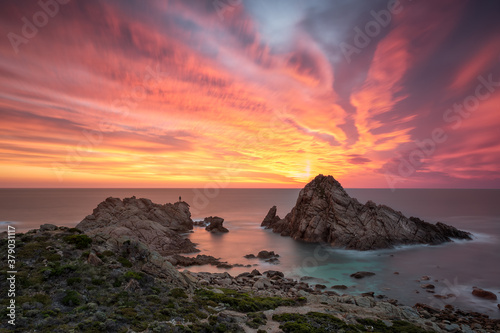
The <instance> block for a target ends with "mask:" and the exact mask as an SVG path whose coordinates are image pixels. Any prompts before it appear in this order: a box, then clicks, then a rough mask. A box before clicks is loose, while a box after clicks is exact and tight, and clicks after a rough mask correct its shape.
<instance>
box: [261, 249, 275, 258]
mask: <svg viewBox="0 0 500 333" xmlns="http://www.w3.org/2000/svg"><path fill="white" fill-rule="evenodd" d="M276 257H279V254H276V253H274V251H266V250H263V251H260V252H259V254H257V258H259V259H271V258H276Z"/></svg>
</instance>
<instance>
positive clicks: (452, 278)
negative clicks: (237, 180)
mask: <svg viewBox="0 0 500 333" xmlns="http://www.w3.org/2000/svg"><path fill="white" fill-rule="evenodd" d="M346 190H347V192H348V193H349V194H350V195H351V196H353V197H356V198H358V200H359V201H360V202H366V201H367V200H373V201H374V202H376V203H377V204H385V205H388V206H390V207H392V208H394V209H396V210H399V211H401V212H402V213H403V214H405V215H406V216H416V217H419V218H422V219H424V220H426V221H428V222H432V223H435V222H438V221H441V222H444V223H447V224H450V225H453V226H455V227H457V228H459V229H462V230H466V231H470V232H472V233H473V234H474V240H473V241H456V242H453V243H447V244H443V245H438V246H425V245H417V246H403V247H399V248H396V249H388V250H378V251H364V252H360V251H349V250H342V249H331V248H328V247H324V246H320V245H317V244H309V243H304V242H298V241H294V240H292V239H290V238H288V237H282V236H280V235H278V234H275V233H273V232H272V231H270V230H265V229H263V228H261V227H260V223H261V222H262V219H263V218H264V216H265V215H266V214H267V212H268V210H269V208H271V206H273V205H276V206H277V207H278V214H279V215H280V216H281V217H284V216H285V215H286V214H287V213H288V212H289V211H290V210H291V208H292V207H293V206H294V204H295V201H296V199H297V195H298V193H299V189H212V190H210V191H208V190H203V189H198V190H197V189H1V190H0V221H1V222H0V231H4V230H3V229H5V230H6V223H9V224H12V225H15V226H16V228H17V231H18V232H23V231H27V230H29V229H33V228H37V227H38V226H39V225H40V224H43V223H53V224H57V225H65V226H75V225H76V224H77V223H78V222H80V221H81V220H82V219H83V218H84V217H85V216H86V215H88V214H91V213H92V210H93V209H94V208H95V207H96V206H97V204H98V203H99V202H101V201H102V200H104V199H105V198H107V197H109V196H113V197H119V198H124V197H130V196H133V195H135V196H136V197H138V198H140V197H144V198H149V199H151V200H152V201H153V202H156V203H166V202H175V201H177V200H178V198H179V196H181V197H182V200H184V201H186V202H188V203H189V204H190V205H191V211H192V214H193V216H192V217H193V219H195V220H196V219H198V220H200V219H203V218H204V217H206V216H214V215H217V216H220V217H222V218H224V219H225V222H224V226H225V227H227V228H228V229H229V233H226V234H211V233H209V232H207V231H205V230H204V228H200V227H195V228H194V232H193V233H190V234H188V237H189V238H190V239H191V240H192V241H193V242H195V243H197V244H198V248H199V249H200V250H201V252H200V253H196V254H208V255H212V256H214V257H217V258H220V259H221V260H222V261H227V262H228V263H230V264H243V265H251V268H247V267H234V268H231V269H219V268H216V267H214V266H208V265H207V266H191V267H189V270H191V271H195V272H199V271H207V272H223V271H227V272H229V273H230V274H232V275H237V274H239V273H241V272H244V271H249V270H252V269H254V268H256V269H258V270H260V271H261V272H262V271H266V270H280V271H282V272H284V273H285V274H286V275H287V276H288V277H292V278H297V279H298V278H300V277H304V276H309V277H312V278H314V279H309V280H308V281H307V282H309V283H312V284H314V283H319V284H324V285H326V286H327V287H328V288H330V287H331V286H333V285H346V286H347V287H348V289H347V290H345V291H339V292H340V293H349V294H359V293H362V292H368V291H373V292H375V294H377V295H378V294H383V295H385V296H387V297H389V298H395V299H398V300H399V301H400V302H401V303H403V304H406V305H414V304H415V303H417V302H421V303H426V304H429V305H432V306H436V307H444V305H446V304H451V305H453V306H455V307H458V308H461V309H463V310H473V311H480V312H483V313H486V314H488V315H489V316H490V317H493V318H499V317H500V310H499V309H498V308H497V303H498V301H496V302H495V301H488V300H484V299H480V298H477V297H475V296H473V295H472V294H471V292H472V290H473V287H480V288H483V289H486V290H489V291H492V292H494V293H495V294H497V295H498V297H499V298H500V190H463V189H399V190H395V191H391V190H387V189H346ZM261 250H270V251H274V252H276V253H278V254H279V255H280V257H279V263H278V264H270V263H267V262H264V261H261V260H259V259H246V258H244V255H246V254H251V253H252V254H257V253H258V252H259V251H261ZM196 254H193V255H196ZM357 271H370V272H374V273H375V275H374V276H371V277H367V278H364V279H360V280H357V279H353V278H351V277H350V274H352V273H355V272H357ZM396 272H397V274H395V273H396ZM424 275H425V276H428V277H430V280H429V281H419V280H420V279H421V278H422V277H423V276H424ZM424 283H431V284H433V285H434V286H435V289H434V293H429V292H427V291H426V290H424V289H423V288H421V284H424ZM434 295H453V296H450V297H449V298H448V299H439V298H436V297H434Z"/></svg>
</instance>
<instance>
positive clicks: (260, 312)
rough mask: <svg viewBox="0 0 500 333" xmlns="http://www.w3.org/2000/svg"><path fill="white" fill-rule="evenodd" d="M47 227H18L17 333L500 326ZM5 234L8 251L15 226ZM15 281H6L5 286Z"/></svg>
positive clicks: (2, 243)
mask: <svg viewBox="0 0 500 333" xmlns="http://www.w3.org/2000/svg"><path fill="white" fill-rule="evenodd" d="M49 229H51V230H49ZM49 229H47V228H43V230H32V231H30V232H28V233H26V234H16V265H19V266H18V267H20V268H21V269H20V270H19V271H18V273H17V274H16V282H17V281H19V283H20V285H21V286H22V288H19V289H17V290H16V307H17V309H18V311H16V317H15V318H16V321H15V324H16V326H15V331H16V332H54V333H63V332H73V331H74V332H83V331H85V332H110V333H112V332H256V331H257V330H262V331H264V332H281V331H284V332H315V331H318V328H319V329H320V330H321V329H324V330H321V331H325V330H326V331H332V332H367V331H368V332H414V333H424V332H429V331H433V332H482V333H485V332H488V333H489V332H498V331H499V330H500V320H492V319H489V318H488V316H486V315H483V314H480V313H475V312H472V313H467V312H463V311H461V310H456V309H454V308H453V307H451V306H450V305H447V307H446V308H445V310H439V309H436V308H433V307H431V306H428V305H425V304H416V305H415V306H413V307H410V306H402V305H398V304H397V301H395V300H378V298H379V297H378V296H380V295H376V296H375V295H374V293H372V292H367V293H363V294H362V295H361V296H353V295H339V294H338V293H336V292H334V291H331V290H330V291H323V290H322V289H323V287H324V286H321V285H319V286H318V285H316V286H311V285H309V284H308V283H307V282H305V281H296V280H293V279H290V278H287V277H285V275H284V274H283V273H282V272H279V271H273V270H269V271H266V272H263V273H262V274H261V273H260V272H259V271H257V270H253V271H252V272H245V273H242V274H240V275H238V276H232V275H230V274H228V273H192V272H189V271H184V272H179V271H177V270H176V269H174V268H173V266H172V265H171V264H170V263H169V262H168V261H167V260H165V258H163V257H162V256H160V255H159V254H158V253H157V252H153V251H151V250H149V249H148V248H147V247H145V246H144V244H141V243H137V242H134V241H129V242H124V243H122V244H120V246H119V248H118V249H116V251H112V250H111V249H110V247H109V244H108V243H106V242H104V241H103V240H102V239H100V238H97V237H89V236H88V235H85V234H81V233H80V232H79V231H78V230H77V229H74V228H71V229H70V228H67V227H57V228H56V229H53V228H49ZM0 235H1V236H2V238H1V239H0V253H4V254H5V253H7V249H8V242H7V234H6V233H2V234H0ZM4 257H5V256H4ZM201 258H203V257H201V256H200V257H199V259H200V260H201ZM4 259H5V258H4ZM208 260H210V258H208ZM304 280H310V279H304ZM8 284H9V281H8V280H7V279H0V289H1V290H7V289H8V288H9V286H8ZM373 296H375V297H373ZM4 312H5V311H4ZM5 313H6V312H5ZM370 326H372V327H373V328H371V327H370ZM0 331H1V332H3V331H5V332H10V331H12V325H11V324H8V323H7V320H3V321H1V322H0Z"/></svg>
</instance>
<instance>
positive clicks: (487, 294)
mask: <svg viewBox="0 0 500 333" xmlns="http://www.w3.org/2000/svg"><path fill="white" fill-rule="evenodd" d="M472 295H474V296H476V297H481V298H484V299H490V300H493V301H496V300H497V295H495V294H494V293H492V292H491V291H488V290H484V289H481V288H474V290H473V291H472Z"/></svg>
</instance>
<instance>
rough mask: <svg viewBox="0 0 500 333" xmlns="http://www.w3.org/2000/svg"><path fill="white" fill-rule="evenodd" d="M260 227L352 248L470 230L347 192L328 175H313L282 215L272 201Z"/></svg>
mask: <svg viewBox="0 0 500 333" xmlns="http://www.w3.org/2000/svg"><path fill="white" fill-rule="evenodd" d="M261 226H262V227H265V228H267V229H272V231H273V232H276V233H279V234H281V235H282V236H289V237H292V238H293V239H295V240H302V241H305V242H311V243H320V244H326V245H329V246H332V247H337V248H345V249H351V250H361V251H366V250H375V249H385V248H392V247H394V246H395V245H407V244H431V245H437V244H441V243H444V242H450V241H452V238H456V239H472V238H471V234H470V233H468V232H465V231H461V230H458V229H456V228H454V227H452V226H449V225H446V224H444V223H441V222H437V223H436V224H431V223H428V222H425V221H422V220H420V219H419V218H416V217H410V218H407V217H405V216H404V215H403V214H402V213H401V212H398V211H395V210H394V209H392V208H390V207H387V206H385V205H376V204H375V203H374V202H372V201H368V202H367V203H366V204H361V203H360V202H358V200H356V199H355V198H351V197H350V196H349V195H348V194H347V192H346V191H345V190H344V189H343V187H342V186H341V185H340V183H339V182H338V181H336V180H335V179H334V178H333V177H332V176H323V175H318V176H317V177H316V178H315V179H314V180H312V181H311V182H310V183H309V184H307V185H306V186H305V187H304V188H303V189H302V190H301V191H300V193H299V197H298V198H297V202H296V204H295V207H293V209H292V211H291V212H290V213H288V214H287V215H286V216H285V218H283V219H281V218H280V217H279V216H277V215H276V206H273V207H272V208H271V209H270V210H269V212H268V213H267V215H266V217H265V218H264V220H263V221H262V224H261Z"/></svg>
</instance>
